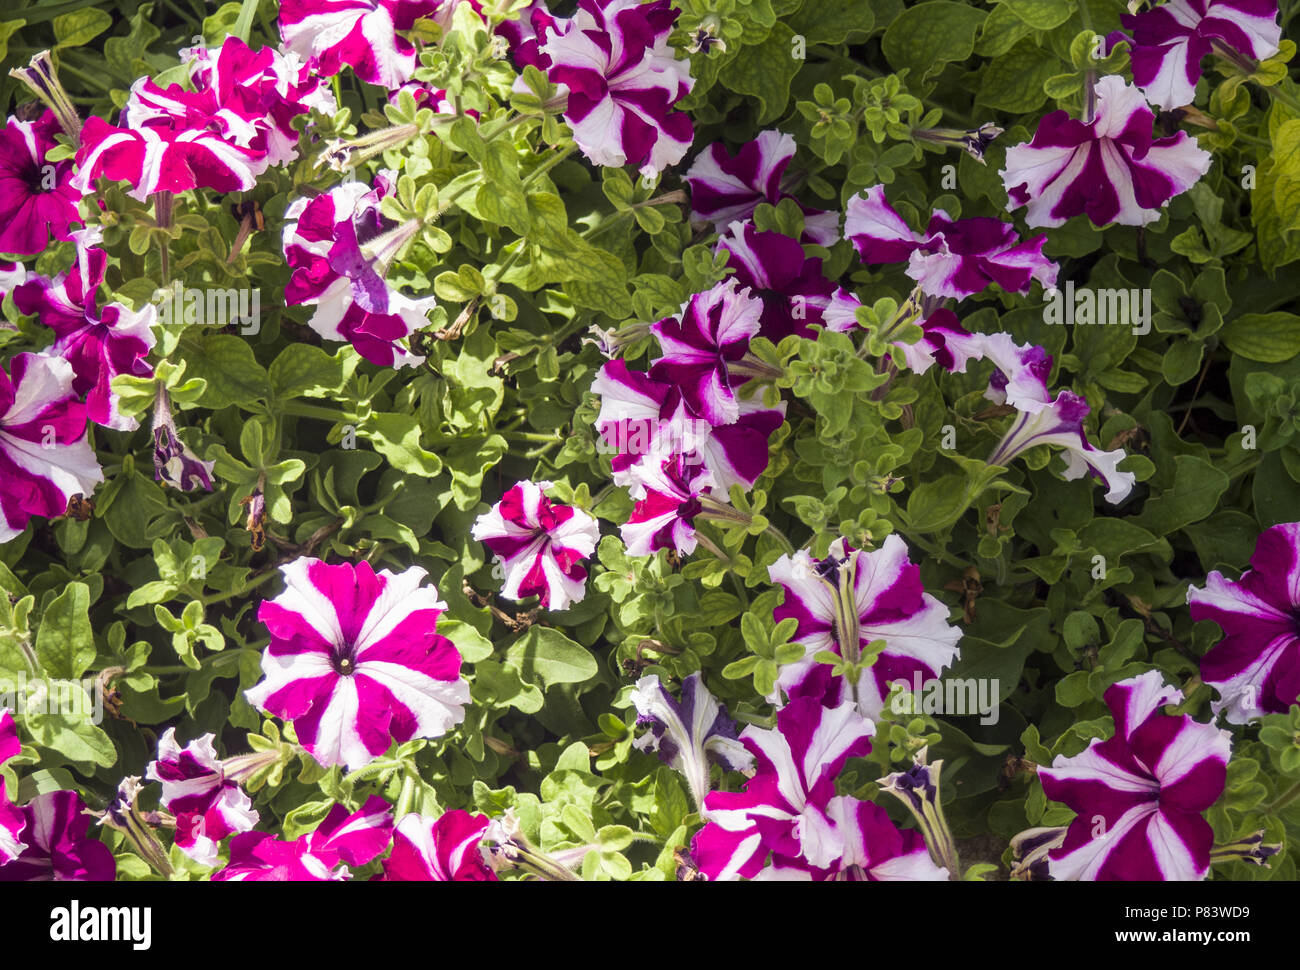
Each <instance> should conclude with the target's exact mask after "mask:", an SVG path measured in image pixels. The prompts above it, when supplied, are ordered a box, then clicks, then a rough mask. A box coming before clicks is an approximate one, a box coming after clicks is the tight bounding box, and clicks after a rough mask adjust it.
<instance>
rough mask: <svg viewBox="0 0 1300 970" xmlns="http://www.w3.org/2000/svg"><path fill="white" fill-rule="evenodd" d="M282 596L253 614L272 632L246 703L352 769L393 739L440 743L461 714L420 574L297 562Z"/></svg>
mask: <svg viewBox="0 0 1300 970" xmlns="http://www.w3.org/2000/svg"><path fill="white" fill-rule="evenodd" d="M280 572H281V573H283V574H284V581H285V590H284V592H283V593H281V594H280V595H279V596H277V597H276V598H275V599H273V600H266V601H265V602H263V603H262V605H261V607H260V608H259V609H258V612H257V618H258V619H259V620H260V621H261V622H263V623H265V624H266V626H267V629H268V630H270V631H271V642H270V644H269V645H268V646H267V648H266V652H265V653H264V654H263V655H262V673H263V674H264V675H265V679H263V680H262V681H260V682H259V683H258V684H257V685H256V686H254V687H250V688H249V689H248V690H247V691H245V692H244V696H245V697H246V698H247V699H248V702H249V703H250V704H252V705H253V706H255V707H257V708H259V709H261V710H263V711H266V712H267V713H268V714H274V715H276V716H277V717H282V718H284V719H286V720H290V721H293V723H294V729H295V730H296V731H297V733H298V740H299V742H300V743H301V744H302V746H303V747H304V748H306V749H307V751H308V752H310V753H311V755H312V757H314V758H315V759H316V760H317V761H319V762H320V763H321V764H322V765H325V766H326V767H329V766H331V765H337V764H345V765H347V766H348V768H349V769H352V770H355V769H357V768H359V767H361V766H362V765H365V764H368V763H369V762H371V761H373V760H374V759H375V758H377V757H379V756H380V755H382V754H383V753H384V752H385V751H387V750H388V748H389V746H390V745H391V744H392V742H393V741H397V742H399V743H400V742H403V741H409V740H411V739H412V738H416V737H425V738H436V737H441V736H442V735H443V734H445V733H447V731H449V730H451V728H452V727H453V726H454V725H456V724H459V723H460V722H461V720H462V719H463V718H464V717H465V709H464V705H466V704H468V703H469V685H468V684H466V683H465V681H464V680H463V679H461V676H460V664H461V658H460V653H459V651H457V650H456V647H455V646H454V645H453V644H452V642H451V641H450V640H448V639H447V638H446V637H443V636H440V635H439V634H438V633H437V632H436V625H437V620H438V616H439V614H440V613H441V612H442V611H443V610H444V609H446V604H445V603H443V602H441V601H440V600H439V599H438V591H437V590H436V589H435V588H434V587H432V586H421V585H420V584H421V582H422V581H423V579H424V577H425V571H424V570H423V569H422V568H420V567H419V566H412V567H410V568H409V569H407V570H406V571H404V572H401V573H396V574H395V573H392V572H390V571H389V570H387V569H383V570H380V571H379V572H378V573H376V572H375V571H374V570H373V569H372V568H371V566H370V564H369V563H368V562H364V561H363V562H360V563H358V564H357V565H356V566H353V565H352V564H351V563H342V564H340V565H337V566H331V565H327V564H326V563H324V562H321V561H320V560H319V559H308V558H303V559H295V560H294V561H293V562H290V563H287V564H285V565H283V566H281V567H280Z"/></svg>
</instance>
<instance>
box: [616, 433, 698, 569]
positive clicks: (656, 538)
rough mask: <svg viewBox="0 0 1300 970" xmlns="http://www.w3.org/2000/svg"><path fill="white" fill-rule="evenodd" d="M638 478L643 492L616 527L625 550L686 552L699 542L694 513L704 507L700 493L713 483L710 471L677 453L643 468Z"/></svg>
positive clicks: (636, 553) (647, 553) (636, 552)
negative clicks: (660, 462) (691, 462)
mask: <svg viewBox="0 0 1300 970" xmlns="http://www.w3.org/2000/svg"><path fill="white" fill-rule="evenodd" d="M639 482H640V485H641V487H642V489H643V490H644V493H645V494H644V496H643V497H642V498H641V499H639V500H638V501H637V503H636V505H634V506H633V507H632V512H631V514H630V515H628V518H627V521H626V522H625V523H623V525H621V526H620V527H619V531H620V532H621V534H622V536H623V543H624V544H625V545H626V546H627V551H628V552H630V553H631V554H632V555H634V556H650V555H653V554H654V553H655V552H656V550H659V549H672V550H674V551H675V552H677V553H678V554H679V555H682V556H687V555H690V554H691V553H692V552H694V551H695V546H696V545H697V544H698V542H699V540H698V538H697V537H696V535H695V517H696V516H697V515H699V514H700V512H702V511H703V510H704V503H703V502H702V501H701V497H702V496H705V495H707V494H708V493H709V491H710V489H711V487H712V485H713V476H712V474H711V473H710V472H709V471H708V469H706V468H705V467H704V466H703V465H698V464H690V463H688V462H687V460H686V459H685V457H683V456H681V455H678V456H675V457H673V458H670V459H669V460H667V461H665V462H663V464H661V465H659V466H658V467H657V468H655V467H646V468H644V469H643V472H642V475H641V477H640V478H639Z"/></svg>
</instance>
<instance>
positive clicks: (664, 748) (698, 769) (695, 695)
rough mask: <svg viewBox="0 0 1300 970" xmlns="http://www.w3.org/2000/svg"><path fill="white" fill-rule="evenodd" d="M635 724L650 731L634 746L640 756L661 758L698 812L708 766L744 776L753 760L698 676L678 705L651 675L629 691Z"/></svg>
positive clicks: (685, 686)
mask: <svg viewBox="0 0 1300 970" xmlns="http://www.w3.org/2000/svg"><path fill="white" fill-rule="evenodd" d="M631 700H632V704H633V706H634V707H636V713H637V718H636V722H637V724H641V725H646V726H648V727H649V728H650V730H648V731H646V733H645V734H643V735H641V737H639V738H637V739H636V740H635V741H633V742H632V746H633V747H634V748H636V749H637V750H638V751H645V752H647V753H649V752H653V753H655V754H658V755H659V759H660V760H661V761H663V762H664V764H666V765H669V766H671V767H672V768H673V769H675V770H676V771H678V772H679V773H680V774H681V775H682V777H684V778H685V779H686V784H687V786H688V787H689V788H690V791H691V795H692V796H693V797H694V799H695V804H696V805H697V806H702V805H703V804H704V798H705V796H706V795H708V793H709V762H711V761H712V762H716V763H718V764H720V765H722V766H723V767H724V768H726V769H728V770H731V771H748V770H749V769H750V768H751V766H752V765H753V763H754V756H753V755H752V754H750V753H749V751H748V750H747V749H746V748H745V746H744V745H743V744H741V743H740V741H739V740H738V739H737V736H736V724H735V722H734V721H732V720H731V718H730V716H728V714H727V709H726V707H724V706H723V705H721V704H719V703H718V700H717V698H715V697H714V696H713V695H712V694H711V693H709V689H708V688H707V687H705V686H704V681H703V680H702V679H701V677H700V674H699V672H698V671H697V672H695V673H693V674H691V675H690V676H688V677H687V678H686V679H685V680H683V681H682V699H681V700H680V701H678V700H677V699H676V698H674V697H673V695H672V694H670V693H668V691H667V690H666V689H665V688H664V685H663V684H661V683H660V682H659V678H658V676H656V675H655V674H649V675H647V676H645V677H642V678H641V679H640V680H638V681H637V682H636V689H635V690H634V691H632V697H631Z"/></svg>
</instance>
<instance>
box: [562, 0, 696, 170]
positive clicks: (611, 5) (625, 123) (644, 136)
mask: <svg viewBox="0 0 1300 970" xmlns="http://www.w3.org/2000/svg"><path fill="white" fill-rule="evenodd" d="M679 15H680V11H678V10H675V9H674V8H673V6H672V4H671V3H670V2H669V0H652V2H650V3H641V2H640V0H578V10H577V12H576V14H575V15H574V16H573V17H572V18H571V19H567V20H557V21H556V22H555V23H554V24H553V25H552V26H551V27H550V29H549V30H548V31H547V32H546V40H545V42H544V43H542V44H541V45H540V48H539V49H540V52H541V53H542V54H544V55H545V56H546V57H547V58H548V59H549V61H550V64H549V66H548V67H547V69H546V73H547V77H548V78H549V80H550V81H551V83H552V84H556V85H560V86H561V87H562V89H563V90H564V91H566V92H567V94H568V103H567V106H566V107H565V109H564V120H565V121H567V122H568V123H569V127H570V128H572V129H573V140H574V141H575V142H576V143H577V145H578V147H579V148H580V149H581V150H582V153H583V154H584V155H586V156H587V158H589V159H590V160H591V161H592V162H593V163H595V164H596V165H608V166H612V167H615V168H621V167H623V166H624V165H635V166H636V167H637V168H638V169H639V170H640V171H641V173H642V174H643V175H648V176H654V175H658V174H659V173H660V172H662V171H663V170H664V169H665V168H667V167H668V166H669V165H676V164H677V163H678V162H680V161H681V160H682V156H683V155H685V154H686V150H687V149H688V148H690V146H691V141H692V139H693V138H694V136H695V132H694V129H693V127H692V126H691V119H690V116H689V115H688V114H686V113H685V112H683V111H676V110H674V106H675V105H676V104H677V102H678V101H680V100H681V99H682V98H684V97H686V95H687V94H689V93H690V91H691V88H692V87H693V86H694V84H695V81H694V79H693V78H692V77H691V62H690V61H689V60H686V59H685V58H678V57H677V54H676V52H675V51H674V50H673V48H672V46H671V45H669V43H668V35H669V34H670V33H672V29H673V24H674V23H676V21H677V18H678V16H679Z"/></svg>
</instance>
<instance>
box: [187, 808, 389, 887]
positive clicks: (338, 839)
mask: <svg viewBox="0 0 1300 970" xmlns="http://www.w3.org/2000/svg"><path fill="white" fill-rule="evenodd" d="M392 840H393V815H392V811H391V810H390V808H389V805H388V803H387V802H386V801H384V800H383V799H382V798H380V797H378V796H377V795H372V796H370V797H369V798H367V799H366V802H365V804H364V805H362V806H361V809H360V811H357V812H352V813H350V814H349V812H348V810H347V808H346V807H345V806H343V805H335V806H334V807H333V808H332V809H330V813H329V814H328V815H326V816H325V820H324V821H323V822H321V823H320V825H319V826H317V828H316V830H315V831H313V832H309V833H308V834H307V835H304V836H301V837H300V838H297V839H295V840H294V841H292V842H285V841H283V840H282V839H277V838H276V837H275V836H273V835H268V834H267V833H265V832H244V833H243V834H241V835H236V836H235V837H234V838H233V839H231V841H230V863H229V865H227V866H226V867H225V868H224V869H222V870H220V871H219V872H215V873H213V875H212V879H213V881H214V882H338V881H341V880H344V879H348V878H350V877H351V875H352V872H351V870H350V869H349V868H348V866H364V865H365V864H366V863H368V862H370V861H371V860H372V859H375V858H376V857H378V856H379V855H380V854H381V853H383V851H384V850H385V849H387V848H388V846H389V844H390V843H391V842H392Z"/></svg>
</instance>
